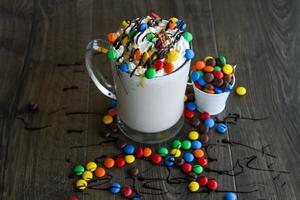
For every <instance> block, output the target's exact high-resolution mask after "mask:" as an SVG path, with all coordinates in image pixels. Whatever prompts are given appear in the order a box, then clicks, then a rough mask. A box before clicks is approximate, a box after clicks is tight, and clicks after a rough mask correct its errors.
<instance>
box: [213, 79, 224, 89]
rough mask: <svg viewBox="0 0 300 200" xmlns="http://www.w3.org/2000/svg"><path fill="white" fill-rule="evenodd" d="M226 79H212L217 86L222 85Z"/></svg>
mask: <svg viewBox="0 0 300 200" xmlns="http://www.w3.org/2000/svg"><path fill="white" fill-rule="evenodd" d="M223 83H224V81H223V79H221V78H215V79H214V80H213V81H212V84H213V85H214V86H215V87H221V86H222V85H223Z"/></svg>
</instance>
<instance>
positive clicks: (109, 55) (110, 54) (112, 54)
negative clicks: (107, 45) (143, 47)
mask: <svg viewBox="0 0 300 200" xmlns="http://www.w3.org/2000/svg"><path fill="white" fill-rule="evenodd" d="M117 55H118V53H117V51H116V50H114V49H109V50H108V51H107V53H106V57H107V58H108V59H110V60H114V59H116V58H117Z"/></svg>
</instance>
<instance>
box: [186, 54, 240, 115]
mask: <svg viewBox="0 0 300 200" xmlns="http://www.w3.org/2000/svg"><path fill="white" fill-rule="evenodd" d="M234 72H235V66H232V65H231V64H228V63H227V61H226V58H225V57H224V56H220V57H218V58H213V57H212V56H206V57H205V58H204V59H203V60H201V61H197V62H196V63H195V65H194V66H193V67H192V72H191V74H190V78H191V80H192V83H193V88H194V93H195V102H196V104H197V110H199V111H200V112H208V113H210V114H211V115H217V114H219V113H221V112H222V111H223V110H224V109H225V106H226V101H227V99H228V96H229V94H230V92H231V90H232V88H233V87H234V84H235V75H234Z"/></svg>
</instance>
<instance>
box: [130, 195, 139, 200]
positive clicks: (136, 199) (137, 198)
mask: <svg viewBox="0 0 300 200" xmlns="http://www.w3.org/2000/svg"><path fill="white" fill-rule="evenodd" d="M131 200H142V199H141V197H140V196H138V195H136V196H133V197H132V198H131Z"/></svg>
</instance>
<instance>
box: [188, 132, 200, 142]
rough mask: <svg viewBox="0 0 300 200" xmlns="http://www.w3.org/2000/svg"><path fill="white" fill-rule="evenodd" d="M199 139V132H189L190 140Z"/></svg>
mask: <svg viewBox="0 0 300 200" xmlns="http://www.w3.org/2000/svg"><path fill="white" fill-rule="evenodd" d="M198 138H199V133H198V132H197V131H191V132H189V139H190V140H197V139H198Z"/></svg>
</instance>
